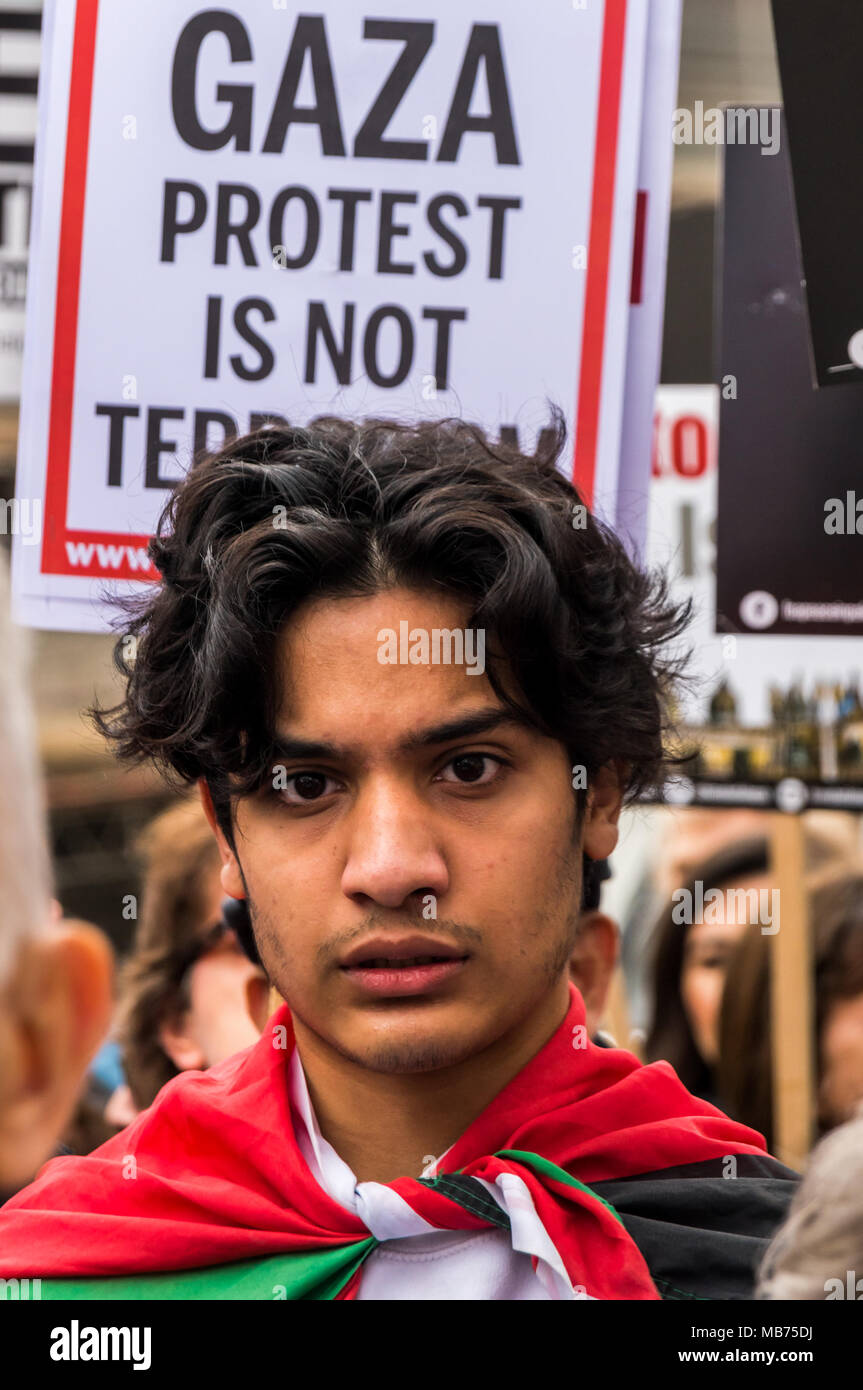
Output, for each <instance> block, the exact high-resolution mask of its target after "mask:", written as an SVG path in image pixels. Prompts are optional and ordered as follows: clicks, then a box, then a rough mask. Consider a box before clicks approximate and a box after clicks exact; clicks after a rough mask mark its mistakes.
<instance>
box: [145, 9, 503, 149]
mask: <svg viewBox="0 0 863 1390" xmlns="http://www.w3.org/2000/svg"><path fill="white" fill-rule="evenodd" d="M434 32H435V26H434V24H433V22H432V21H430V20H422V21H419V20H407V19H366V20H365V21H364V22H363V38H364V39H386V40H390V41H393V40H394V41H396V42H398V43H400V44H401V45H402V47H401V51H400V52H399V54H398V56H397V58H396V61H395V63H394V64H393V65H392V67H391V68H390V70H389V72H387V74H386V77H385V79H384V81H383V83H382V84H381V87H380V90H379V91H378V92H377V94H376V95H375V97H374V99H373V101H372V104H371V106H370V107H369V108H368V111H367V112H366V114H365V116H364V117H363V119H362V121H361V122H360V125H359V128H358V129H357V132H356V134H355V136H354V142H353V151H352V153H353V155H354V156H355V157H356V158H363V159H428V157H429V147H430V140H429V138H424V139H421V140H395V139H388V138H386V136H385V131H386V130H387V128H388V126H389V125H390V122H391V121H392V119H393V116H394V115H395V113H396V111H397V110H398V108H399V106H400V105H401V103H402V101H403V99H404V97H405V94H406V93H407V91H408V88H409V87H410V86H411V84H412V82H413V80H414V78H415V77H416V75H417V73H418V72H419V70H420V68H421V67H422V64H423V61H424V59H425V57H426V55H427V53H428V52H429V49H430V48H431V47H432V44H433V42H434ZM212 34H222V35H224V37H225V38H226V39H227V41H228V48H229V51H230V61H231V64H238V63H250V62H252V61H253V53H252V41H251V38H250V37H249V32H248V30H247V29H246V26H245V24H244V23H243V21H242V20H241V19H240V17H239V16H238V15H235V14H231V13H230V11H228V10H204V11H202V12H201V13H200V14H196V15H194V16H193V18H192V19H190V20H189V22H188V24H187V25H186V26H185V28H184V29H183V30H182V32H181V34H180V36H179V38H178V40H177V47H176V49H175V50H174V65H173V70H172V75H171V109H172V113H173V117H174V124H175V126H176V128H177V133H178V134H179V136H180V138H181V139H182V140H184V141H185V143H186V144H187V145H190V146H191V147H192V148H193V149H196V150H221V149H224V148H225V146H227V145H231V144H233V147H234V149H235V150H240V151H249V150H251V148H252V115H253V107H254V101H255V97H256V95H257V94H256V90H255V88H254V86H253V85H251V84H249V83H240V82H219V83H217V84H216V91H215V100H216V102H217V103H218V104H219V105H226V106H227V107H228V115H227V119H226V120H225V123H224V125H222V126H221V127H220V128H219V129H218V130H210V129H208V128H207V127H206V126H205V125H203V123H202V121H201V117H200V113H199V111H198V107H197V104H196V102H197V97H196V92H197V86H198V80H197V79H198V63H199V59H200V55H201V48H202V46H203V45H204V42H205V40H206V39H208V38H209V37H210V35H212ZM307 66H308V68H309V71H310V73H311V82H312V87H313V90H314V104H313V105H311V106H305V105H303V106H300V105H298V104H297V93H298V91H299V87H300V80H301V77H302V75H303V72H304V70H305V69H306V67H307ZM232 75H234V76H236V74H235V73H234V74H232ZM483 78H484V81H485V86H486V89H487V91H488V102H489V110H488V112H487V114H484V115H478V116H477V115H470V114H469V112H470V107H471V103H472V101H473V99H474V94H475V92H476V89H477V86H478V85H480V84H481V81H482V79H483ZM338 90H339V84H338V83H337V82H336V74H335V71H334V69H333V62H332V58H331V56H330V46H329V40H328V38H327V28H326V23H325V21H324V16H323V15H307V14H301V15H298V17H297V22H296V25H295V26H294V33H293V37H292V39H291V45H290V48H289V49H288V54H287V57H286V59H285V65H284V68H283V70H282V76H281V81H280V83H279V88H278V91H277V92H276V95H275V100H274V102H273V107H272V111H271V113H270V119H269V122H268V124H267V129H266V134H265V135H264V140H263V144H262V145H261V153H262V154H281V153H282V151H283V150H284V147H285V141H286V138H287V134H288V129H289V127H290V126H291V125H294V124H303V125H316V126H317V127H318V130H319V132H320V139H321V149H322V151H323V153H324V154H325V155H332V156H336V157H342V158H343V157H344V156H345V155H346V154H347V153H348V150H347V146H346V141H345V131H344V121H343V119H342V112H341V108H340V106H339V100H338ZM430 99H434V105H432V108H431V109H432V110H436V109H438V106H437V102H438V100H439V98H438V96H437V93H435V92H434V91H433V90H430ZM468 132H475V133H479V134H482V133H484V134H486V135H490V136H491V138H492V140H493V142H494V148H495V157H496V160H497V163H498V164H519V163H520V162H521V161H520V159H519V154H518V145H517V142H516V136H515V125H514V122H513V115H512V103H511V101H510V95H509V87H508V84H507V78H506V68H505V65H504V58H503V48H502V46H501V39H500V30H499V26H498V25H497V24H474V25H473V26H472V28H471V31H470V35H469V37H468V41H467V47H466V49H465V53H464V58H463V59H462V64H461V68H460V70H459V72H458V75H457V77H456V82H455V88H454V90H453V95H452V99H451V101H450V105H449V111H448V113H447V117H446V120H445V122H444V126H443V132H442V134H441V139H440V144H439V146H438V150H437V154H436V155H435V158H436V160H438V161H439V162H441V163H444V164H447V163H448V164H454V163H455V161H456V160H457V159H458V155H459V149H460V147H461V142H462V137H463V136H464V135H465V134H467V133H468ZM430 133H431V132H429V131H426V130H423V132H422V134H423V135H424V136H425V137H428V136H429V135H430Z"/></svg>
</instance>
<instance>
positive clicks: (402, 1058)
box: [331, 1020, 486, 1076]
mask: <svg viewBox="0 0 863 1390" xmlns="http://www.w3.org/2000/svg"><path fill="white" fill-rule="evenodd" d="M331 1041H332V1042H333V1043H334V1045H335V1047H336V1049H337V1050H338V1051H339V1052H340V1053H341V1054H342V1056H344V1057H347V1058H349V1059H350V1060H351V1061H353V1062H356V1063H358V1065H359V1066H361V1067H365V1068H366V1070H368V1071H375V1072H381V1073H383V1074H385V1075H388V1076H397V1075H405V1076H407V1075H417V1074H419V1073H422V1072H431V1071H441V1070H443V1069H444V1068H447V1067H454V1066H457V1065H458V1064H459V1063H460V1062H464V1061H466V1060H467V1059H468V1058H469V1057H472V1056H473V1055H474V1054H475V1053H476V1052H479V1051H481V1050H482V1048H483V1047H484V1046H485V1045H486V1044H485V1042H484V1041H483V1040H482V1039H481V1038H480V1037H478V1036H476V1033H475V1032H472V1033H471V1034H470V1035H466V1034H465V1033H463V1032H460V1031H459V1030H455V1029H453V1028H448V1029H446V1030H442V1029H432V1028H428V1027H426V1028H423V1027H422V1026H421V1024H420V1022H419V1020H418V1021H417V1023H416V1024H414V1025H413V1026H411V1027H409V1028H408V1027H406V1028H404V1029H401V1028H389V1029H387V1030H385V1032H383V1033H381V1032H376V1031H374V1030H357V1031H356V1032H353V1033H351V1034H350V1035H349V1036H347V1037H343V1038H335V1039H331Z"/></svg>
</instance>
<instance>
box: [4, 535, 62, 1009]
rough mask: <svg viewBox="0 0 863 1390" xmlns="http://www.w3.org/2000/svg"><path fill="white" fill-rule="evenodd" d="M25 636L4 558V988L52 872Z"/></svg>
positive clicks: (41, 925)
mask: <svg viewBox="0 0 863 1390" xmlns="http://www.w3.org/2000/svg"><path fill="white" fill-rule="evenodd" d="M25 669H26V663H25V635H24V633H23V632H22V631H21V629H20V628H17V627H16V626H15V625H14V624H13V622H12V618H11V614H10V610H9V576H8V566H7V564H6V561H5V560H4V559H3V558H2V557H0V896H2V902H3V912H2V918H0V988H2V987H3V986H4V985H5V984H6V982H7V980H8V977H9V975H10V972H11V971H12V968H13V966H14V963H15V960H16V958H17V956H18V952H19V950H20V948H21V946H22V945H23V943H24V942H25V941H26V940H27V938H28V937H31V936H36V935H41V934H42V932H44V931H45V930H46V929H47V926H48V922H49V919H50V911H51V872H50V864H49V858H48V848H47V842H46V836H45V812H44V803H43V798H42V782H41V776H40V773H39V767H38V760H37V752H36V746H37V745H36V725H35V720H34V719H33V714H32V710H31V707H30V701H29V697H28V691H27V687H26V682H25Z"/></svg>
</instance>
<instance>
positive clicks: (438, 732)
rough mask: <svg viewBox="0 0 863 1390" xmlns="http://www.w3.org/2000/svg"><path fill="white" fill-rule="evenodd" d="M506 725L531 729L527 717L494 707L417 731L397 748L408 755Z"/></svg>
mask: <svg viewBox="0 0 863 1390" xmlns="http://www.w3.org/2000/svg"><path fill="white" fill-rule="evenodd" d="M507 724H508V725H513V726H515V727H517V728H521V729H529V728H531V727H532V726H531V723H530V720H529V719H528V717H527V715H525V714H519V713H518V712H517V711H516V710H509V709H502V708H501V707H500V705H494V706H492V707H491V708H489V709H480V710H475V711H474V713H473V714H466V715H463V716H462V718H461V719H450V720H448V721H447V722H446V723H445V724H436V725H435V726H434V728H431V729H421V730H418V731H417V732H416V733H415V734H410V735H409V736H408V737H407V738H406V739H405V740H404V741H403V742H402V743H401V744H400V745H399V747H400V748H401V749H402V751H403V752H406V753H409V752H411V751H413V750H414V749H416V748H429V747H431V746H432V745H433V744H436V743H451V742H452V741H453V739H457V738H475V737H477V735H479V734H487V733H491V731H492V730H493V729H497V728H499V727H500V726H501V725H507Z"/></svg>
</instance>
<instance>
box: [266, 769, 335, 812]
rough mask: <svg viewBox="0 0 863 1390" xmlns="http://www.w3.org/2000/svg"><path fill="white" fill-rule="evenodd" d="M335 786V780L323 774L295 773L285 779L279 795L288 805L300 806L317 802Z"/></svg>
mask: <svg viewBox="0 0 863 1390" xmlns="http://www.w3.org/2000/svg"><path fill="white" fill-rule="evenodd" d="M337 786H338V783H337V782H336V780H335V778H333V777H327V775H326V774H325V773H323V772H295V773H294V774H293V776H291V777H288V778H287V779H286V785H285V787H284V788H283V790H282V791H281V793H280V795H281V798H282V800H283V801H287V802H288V803H289V805H291V806H300V805H302V804H303V802H308V801H318V800H319V799H320V798H321V797H322V796H326V795H328V793H330V792H332V791H334V790H335V788H336V787H337Z"/></svg>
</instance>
